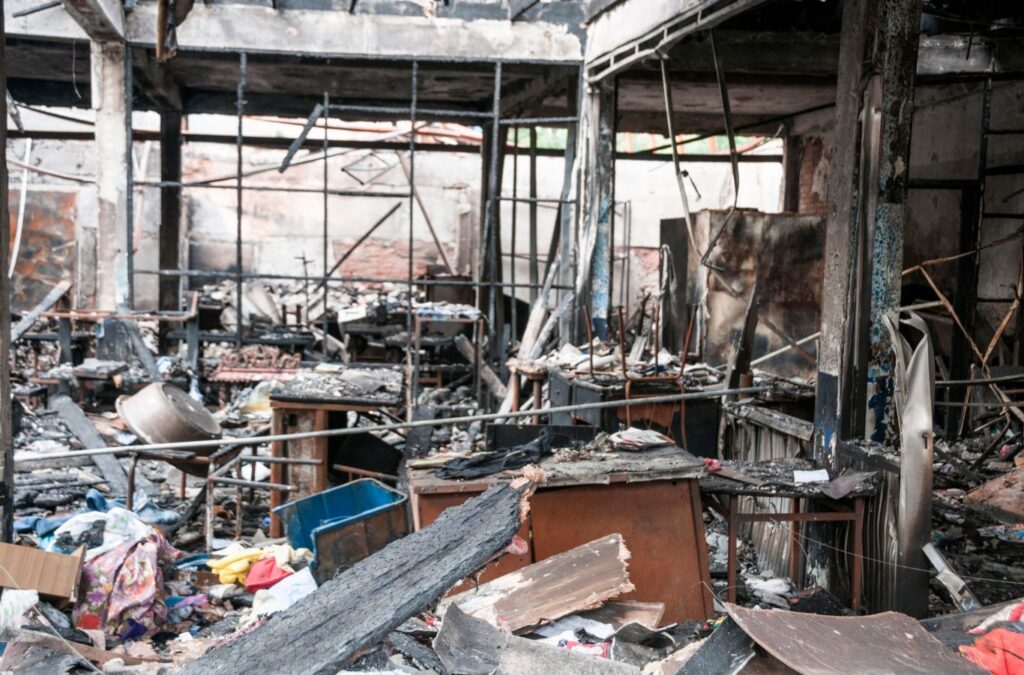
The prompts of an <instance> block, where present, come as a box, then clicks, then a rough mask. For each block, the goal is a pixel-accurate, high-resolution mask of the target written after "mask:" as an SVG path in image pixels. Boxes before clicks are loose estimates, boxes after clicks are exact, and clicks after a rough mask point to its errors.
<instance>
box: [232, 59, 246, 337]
mask: <svg viewBox="0 0 1024 675" xmlns="http://www.w3.org/2000/svg"><path fill="white" fill-rule="evenodd" d="M247 59H248V57H247V56H246V53H245V52H240V53H239V54H238V88H237V89H236V90H235V111H236V112H237V114H238V135H237V136H236V138H235V148H236V164H237V170H238V176H237V178H236V180H235V199H236V203H235V217H236V219H237V222H236V224H235V273H236V276H235V294H236V296H237V297H236V298H235V327H236V329H237V336H236V345H237V346H238V348H239V349H240V348H241V347H242V338H243V337H244V335H243V327H242V324H243V323H244V321H243V320H242V317H243V316H245V314H244V312H243V309H242V302H243V300H242V295H243V290H244V289H243V281H242V236H243V234H242V141H243V138H244V136H243V124H244V120H245V86H246V78H247V77H248V72H249V68H248V60H247Z"/></svg>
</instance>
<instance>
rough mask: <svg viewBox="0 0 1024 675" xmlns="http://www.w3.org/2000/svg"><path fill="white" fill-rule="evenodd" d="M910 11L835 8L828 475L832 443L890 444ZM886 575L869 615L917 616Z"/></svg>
mask: <svg viewBox="0 0 1024 675" xmlns="http://www.w3.org/2000/svg"><path fill="white" fill-rule="evenodd" d="M921 6H922V0H849V1H848V2H846V3H844V5H843V27H842V38H841V41H840V47H839V72H838V86H837V92H836V126H835V142H834V147H835V151H834V154H833V156H832V161H831V168H830V175H829V185H828V218H827V224H826V243H825V274H824V285H823V297H822V312H821V341H820V344H819V350H818V374H817V401H816V409H815V437H814V455H815V458H816V459H817V460H819V461H820V462H822V463H823V464H825V465H831V466H832V467H833V468H838V466H839V457H838V456H837V452H836V448H837V443H838V441H840V440H845V439H852V438H865V437H866V438H869V439H872V440H876V441H879V442H888V443H896V444H898V443H899V439H898V435H895V434H893V433H891V432H892V429H891V428H890V427H891V426H892V423H893V421H894V410H893V397H892V387H893V383H892V372H893V368H892V363H893V354H892V346H891V344H890V338H889V335H888V333H887V331H886V328H885V326H884V324H883V322H882V319H883V317H884V316H886V315H887V314H888V313H891V312H894V311H898V308H899V305H900V290H901V286H902V268H903V228H904V223H905V221H906V197H907V173H908V168H909V165H910V133H911V120H912V117H913V100H914V74H915V70H916V65H917V50H918V41H919V27H920V20H921ZM899 509H900V510H901V511H903V510H904V509H905V506H900V507H899ZM808 530H809V537H810V538H811V541H810V542H809V543H808V556H807V558H808V570H807V572H808V574H809V576H810V578H811V579H812V580H813V582H816V583H818V584H820V585H823V586H826V587H828V586H833V587H834V586H835V585H840V586H841V585H842V583H835V582H838V581H839V580H837V579H836V578H835V577H836V575H835V574H834V573H833V572H834V569H835V568H834V566H833V565H832V564H831V562H832V560H833V559H834V557H835V554H834V550H835V549H834V548H830V546H835V545H837V544H838V542H835V541H833V544H831V545H829V544H824V545H823V544H821V543H819V542H822V541H824V540H827V539H828V533H827V532H826V531H825V530H824V528H822V527H810V528H808ZM896 562H897V563H899V564H910V562H911V561H904V560H902V559H900V560H897V561H896ZM898 577H899V586H900V592H899V593H898V594H896V595H897V596H898V597H897V598H896V599H895V600H896V606H894V607H873V608H871V609H873V610H876V611H881V610H883V609H898V610H900V611H904V612H907V613H910V614H914V615H919V614H920V610H921V607H922V603H923V607H924V609H927V599H928V579H927V575H926V574H924V575H920V574H918V575H915V576H913V577H911V576H909V575H904V574H902V573H901V574H900V575H898Z"/></svg>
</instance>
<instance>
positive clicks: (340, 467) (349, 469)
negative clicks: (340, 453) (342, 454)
mask: <svg viewBox="0 0 1024 675" xmlns="http://www.w3.org/2000/svg"><path fill="white" fill-rule="evenodd" d="M332 468H333V469H334V470H335V471H344V472H345V473H354V474H355V475H357V476H364V477H366V478H379V479H380V480H388V481H396V482H397V481H398V476H393V475H391V474H390V473H381V472H380V471H370V470H369V469H360V468H359V467H357V466H347V465H345V464H335V465H334V466H333V467H332Z"/></svg>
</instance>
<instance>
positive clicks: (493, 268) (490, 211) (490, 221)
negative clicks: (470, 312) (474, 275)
mask: <svg viewBox="0 0 1024 675" xmlns="http://www.w3.org/2000/svg"><path fill="white" fill-rule="evenodd" d="M491 101H492V103H491V135H490V141H491V150H490V152H491V154H490V157H489V158H488V160H489V161H488V164H489V171H488V175H487V206H486V208H485V210H484V214H485V217H484V221H485V222H484V237H483V243H484V245H485V246H486V247H487V258H488V260H489V261H490V265H489V267H484V266H483V265H481V269H489V271H490V275H489V281H490V284H489V286H488V294H487V325H488V333H489V334H490V339H489V341H488V352H489V356H490V358H489V360H490V361H491V362H492V364H495V363H497V360H498V357H499V355H500V354H501V345H500V344H499V343H500V337H499V336H498V335H497V332H498V330H499V327H498V321H497V307H498V299H497V285H496V283H495V282H496V281H497V278H498V269H499V265H500V264H501V261H500V260H498V235H497V231H496V230H497V226H498V202H497V200H496V199H495V197H496V196H497V195H498V191H499V190H500V184H499V182H498V160H499V150H500V148H499V144H500V142H501V137H500V132H501V128H500V126H501V125H500V122H501V62H500V61H498V62H497V63H495V64H494V95H493V97H492V99H491ZM478 365H479V364H478Z"/></svg>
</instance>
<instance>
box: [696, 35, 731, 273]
mask: <svg viewBox="0 0 1024 675" xmlns="http://www.w3.org/2000/svg"><path fill="white" fill-rule="evenodd" d="M708 35H709V36H710V38H711V58H712V60H714V62H715V77H716V78H717V79H718V93H719V94H720V95H721V97H722V115H723V117H724V118H725V133H726V135H727V136H728V137H729V162H730V163H731V164H732V185H733V191H732V206H731V207H730V208H729V212H728V213H726V214H725V220H723V221H722V225H721V227H719V228H718V232H716V233H715V236H714V237H712V238H711V242H710V243H709V244H708V250H706V251H704V255H703V256H702V257H701V259H700V262H701V264H703V265H705V266H707V267H712V268H713V269H721V268H718V267H715V266H714V265H712V264H711V263H709V262H708V258H709V257H710V256H711V252H712V251H714V250H715V246H716V245H717V244H718V240H719V239H720V238H721V236H722V233H723V232H725V228H726V226H727V225H728V224H729V221H731V220H732V217H733V215H734V214H735V213H736V205H737V202H738V201H739V196H740V157H739V153H738V152H736V132H735V130H734V129H733V126H732V108H731V107H730V106H729V88H728V87H727V86H726V84H725V73H724V72H723V70H722V61H721V59H719V58H718V49H717V48H716V47H715V33H714V31H708Z"/></svg>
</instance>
